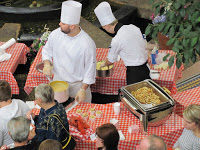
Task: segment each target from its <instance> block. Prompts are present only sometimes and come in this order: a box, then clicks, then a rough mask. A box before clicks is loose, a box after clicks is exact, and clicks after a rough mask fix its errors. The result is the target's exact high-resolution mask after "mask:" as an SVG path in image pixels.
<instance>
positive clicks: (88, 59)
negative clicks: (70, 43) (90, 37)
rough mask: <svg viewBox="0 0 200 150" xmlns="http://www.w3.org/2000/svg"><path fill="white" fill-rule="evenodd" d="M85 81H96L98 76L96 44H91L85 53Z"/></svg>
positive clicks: (90, 82) (91, 82) (88, 82)
mask: <svg viewBox="0 0 200 150" xmlns="http://www.w3.org/2000/svg"><path fill="white" fill-rule="evenodd" d="M84 73H85V74H84V78H83V83H86V84H88V85H90V84H93V83H95V78H96V45H95V44H93V43H92V44H90V45H89V46H88V48H87V50H86V53H85V69H84Z"/></svg>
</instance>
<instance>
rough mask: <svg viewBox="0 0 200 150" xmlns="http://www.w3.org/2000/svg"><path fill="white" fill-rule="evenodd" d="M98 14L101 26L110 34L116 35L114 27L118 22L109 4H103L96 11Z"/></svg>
mask: <svg viewBox="0 0 200 150" xmlns="http://www.w3.org/2000/svg"><path fill="white" fill-rule="evenodd" d="M94 13H95V14H96V16H97V18H98V20H99V22H100V24H101V26H102V27H103V28H104V29H105V30H106V31H107V32H109V33H115V31H114V27H115V25H116V24H117V22H118V21H117V20H116V18H115V16H114V15H113V13H112V9H111V7H110V4H109V3H108V2H101V3H100V4H99V5H98V6H97V7H96V8H95V9H94Z"/></svg>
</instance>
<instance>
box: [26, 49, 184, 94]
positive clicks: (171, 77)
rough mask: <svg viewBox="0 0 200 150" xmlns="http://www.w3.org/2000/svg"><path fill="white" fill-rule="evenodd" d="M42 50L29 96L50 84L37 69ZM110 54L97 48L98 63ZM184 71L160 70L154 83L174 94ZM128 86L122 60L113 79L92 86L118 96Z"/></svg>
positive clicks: (39, 59) (99, 80)
mask: <svg viewBox="0 0 200 150" xmlns="http://www.w3.org/2000/svg"><path fill="white" fill-rule="evenodd" d="M41 51H42V48H41V49H40V50H39V52H38V54H37V56H36V58H35V60H34V62H33V64H32V65H31V68H30V71H29V74H28V77H27V81H26V84H25V87H24V90H25V91H26V93H27V94H30V92H31V91H32V89H33V87H36V86H38V85H39V84H41V83H48V82H49V81H48V79H47V78H46V77H45V75H44V74H42V73H40V72H38V71H37V70H36V69H35V66H36V65H37V64H38V63H40V62H42V56H41ZM162 52H165V53H170V54H174V53H173V52H172V51H167V50H164V51H163V50H161V51H159V53H162ZM107 53H108V48H97V49H96V54H97V55H96V58H97V61H99V60H105V58H106V56H107ZM150 68H151V69H152V68H153V65H150ZM183 69H184V67H183V65H182V66H181V68H180V69H178V68H177V67H176V66H175V65H173V66H172V67H171V68H170V69H167V70H163V69H162V70H159V71H160V77H159V78H158V79H155V80H154V81H155V82H157V83H158V84H159V85H160V86H162V87H163V86H164V87H166V88H168V89H169V90H170V91H171V92H172V94H175V93H176V92H177V89H176V81H177V80H178V79H179V78H181V75H182V74H181V72H182V70H183ZM122 86H126V67H125V65H124V63H123V61H122V60H120V61H118V62H115V63H114V74H113V75H112V76H111V77H107V78H100V77H96V83H95V84H93V85H91V90H92V92H98V93H101V94H112V95H117V94H118V90H119V89H120V88H121V87H122Z"/></svg>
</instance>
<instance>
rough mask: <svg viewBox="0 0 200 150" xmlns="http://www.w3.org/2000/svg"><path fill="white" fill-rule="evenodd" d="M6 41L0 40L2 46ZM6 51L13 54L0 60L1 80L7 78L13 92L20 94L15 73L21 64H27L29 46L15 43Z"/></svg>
mask: <svg viewBox="0 0 200 150" xmlns="http://www.w3.org/2000/svg"><path fill="white" fill-rule="evenodd" d="M4 43H5V42H0V46H1V45H3V44H4ZM5 52H6V53H9V54H12V56H11V58H10V59H9V60H7V61H3V62H0V80H6V81H7V82H9V84H10V85H11V89H12V94H19V87H18V85H17V81H16V80H15V78H14V76H13V74H14V72H15V70H16V68H17V66H18V65H19V64H26V62H27V58H26V54H27V52H29V48H28V47H27V46H26V45H25V44H24V43H15V44H14V45H12V46H11V47H9V48H7V49H6V51H5Z"/></svg>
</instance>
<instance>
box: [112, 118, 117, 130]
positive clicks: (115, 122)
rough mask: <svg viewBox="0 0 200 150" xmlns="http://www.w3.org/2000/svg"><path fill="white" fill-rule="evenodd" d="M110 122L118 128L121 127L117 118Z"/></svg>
mask: <svg viewBox="0 0 200 150" xmlns="http://www.w3.org/2000/svg"><path fill="white" fill-rule="evenodd" d="M110 123H112V124H113V125H114V126H115V127H116V129H117V130H118V129H119V121H118V120H117V119H115V118H114V119H112V120H110Z"/></svg>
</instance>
